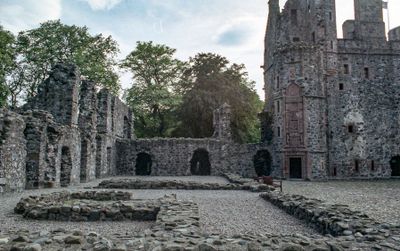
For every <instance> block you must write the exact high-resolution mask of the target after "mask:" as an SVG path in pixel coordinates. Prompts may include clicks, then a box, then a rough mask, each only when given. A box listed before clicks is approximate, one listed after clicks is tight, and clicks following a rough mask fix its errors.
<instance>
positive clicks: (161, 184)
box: [97, 179, 275, 192]
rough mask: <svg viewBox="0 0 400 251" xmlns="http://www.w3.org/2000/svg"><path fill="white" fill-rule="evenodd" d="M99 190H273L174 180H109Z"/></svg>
mask: <svg viewBox="0 0 400 251" xmlns="http://www.w3.org/2000/svg"><path fill="white" fill-rule="evenodd" d="M97 188H101V189H171V190H247V191H251V192H266V191H272V190H274V189H275V188H274V187H271V186H267V185H265V184H261V183H258V182H249V183H244V184H237V183H236V184H234V183H230V184H219V183H199V182H193V181H176V180H168V181H165V180H151V181H149V180H140V179H123V180H121V179H118V180H117V179H115V180H114V179H111V180H104V181H102V182H101V183H100V184H99V185H98V187H97Z"/></svg>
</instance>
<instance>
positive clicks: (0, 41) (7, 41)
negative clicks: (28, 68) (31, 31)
mask: <svg viewBox="0 0 400 251" xmlns="http://www.w3.org/2000/svg"><path fill="white" fill-rule="evenodd" d="M14 44H15V37H14V35H13V34H12V33H11V32H9V31H6V30H4V29H3V27H1V26H0V107H3V106H5V105H6V102H7V97H8V95H9V89H8V87H7V84H6V78H7V76H8V74H10V72H11V71H12V70H13V69H14V68H15V58H16V52H15V48H14Z"/></svg>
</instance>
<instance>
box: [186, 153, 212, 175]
mask: <svg viewBox="0 0 400 251" xmlns="http://www.w3.org/2000/svg"><path fill="white" fill-rule="evenodd" d="M190 172H191V174H192V175H201V176H207V175H211V163H210V158H209V154H208V152H207V150H205V149H197V150H196V151H194V153H193V156H192V159H191V160H190Z"/></svg>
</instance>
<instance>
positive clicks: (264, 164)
mask: <svg viewBox="0 0 400 251" xmlns="http://www.w3.org/2000/svg"><path fill="white" fill-rule="evenodd" d="M271 162H272V157H271V154H270V153H269V151H268V150H259V151H257V153H256V155H254V157H253V164H254V169H255V171H256V174H257V177H261V176H270V175H271V171H272V170H271Z"/></svg>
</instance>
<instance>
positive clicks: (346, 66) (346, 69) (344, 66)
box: [343, 64, 350, 74]
mask: <svg viewBox="0 0 400 251" xmlns="http://www.w3.org/2000/svg"><path fill="white" fill-rule="evenodd" d="M343 73H344V74H350V67H349V65H348V64H345V65H343Z"/></svg>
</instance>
